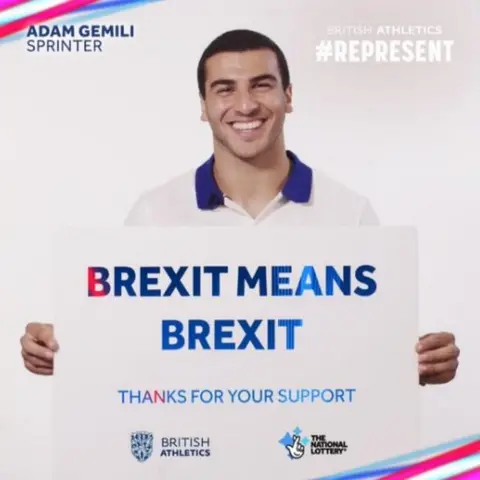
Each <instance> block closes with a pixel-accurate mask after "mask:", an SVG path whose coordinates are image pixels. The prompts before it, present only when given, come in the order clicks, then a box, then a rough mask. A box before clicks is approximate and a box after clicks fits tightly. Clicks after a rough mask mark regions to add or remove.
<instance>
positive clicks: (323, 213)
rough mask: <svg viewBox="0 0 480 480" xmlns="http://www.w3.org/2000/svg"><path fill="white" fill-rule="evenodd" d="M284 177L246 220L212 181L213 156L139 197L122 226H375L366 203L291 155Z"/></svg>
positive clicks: (360, 197) (361, 197)
mask: <svg viewBox="0 0 480 480" xmlns="http://www.w3.org/2000/svg"><path fill="white" fill-rule="evenodd" d="M287 155H288V157H289V159H290V161H291V162H292V168H291V169H290V174H289V177H288V179H287V181H286V182H285V186H284V188H283V191H282V192H281V193H280V194H279V195H278V196H277V197H276V198H275V199H274V200H272V201H271V202H270V204H269V205H268V206H267V207H266V208H265V209H264V210H263V212H262V213H261V214H260V215H258V216H257V217H256V218H252V217H251V216H250V215H249V214H248V213H247V212H246V211H245V210H244V209H243V208H242V207H241V206H239V205H237V204H236V203H235V202H233V201H232V200H230V199H229V198H227V197H226V196H225V195H223V193H222V192H221V190H220V189H219V187H218V185H217V183H216V181H215V178H214V176H213V162H214V157H213V155H212V156H211V157H210V158H209V159H208V160H207V161H206V162H205V163H204V164H202V165H200V166H199V167H198V168H197V169H196V170H192V171H190V172H187V173H185V174H183V175H180V176H178V177H176V178H174V179H173V180H171V181H170V182H168V183H167V184H165V185H163V186H160V187H157V188H155V189H152V190H149V191H147V192H145V193H144V194H143V195H142V196H141V197H140V198H139V199H138V200H137V202H136V203H135V205H134V206H133V208H132V210H131V211H130V213H129V215H128V217H127V219H126V220H125V225H126V226H144V227H155V226H159V227H195V226H198V227H208V226H268V225H272V226H280V227H281V226H296V225H297V226H302V227H308V226H330V227H337V226H344V227H352V226H377V225H378V224H379V221H378V218H377V216H376V214H375V212H374V211H373V209H372V208H371V206H370V204H369V202H368V200H367V199H366V198H364V197H363V196H361V195H359V194H357V193H355V192H353V191H352V190H350V189H348V188H347V187H345V186H343V185H341V184H340V183H338V182H336V181H334V180H332V179H330V178H329V177H328V176H326V175H325V174H323V173H320V172H318V171H315V170H313V169H311V168H310V167H309V166H307V165H306V164H304V163H303V162H301V161H300V159H299V158H298V157H297V156H296V155H295V154H294V153H293V152H291V151H287Z"/></svg>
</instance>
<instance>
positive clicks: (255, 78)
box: [250, 73, 277, 82]
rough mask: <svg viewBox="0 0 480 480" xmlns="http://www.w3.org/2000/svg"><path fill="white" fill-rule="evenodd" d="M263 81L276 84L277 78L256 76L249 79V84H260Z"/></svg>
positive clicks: (268, 75)
mask: <svg viewBox="0 0 480 480" xmlns="http://www.w3.org/2000/svg"><path fill="white" fill-rule="evenodd" d="M263 80H270V81H272V82H276V81H277V78H276V77H275V76H274V75H271V74H269V73H265V74H263V75H257V76H256V77H253V78H251V79H250V82H261V81H263Z"/></svg>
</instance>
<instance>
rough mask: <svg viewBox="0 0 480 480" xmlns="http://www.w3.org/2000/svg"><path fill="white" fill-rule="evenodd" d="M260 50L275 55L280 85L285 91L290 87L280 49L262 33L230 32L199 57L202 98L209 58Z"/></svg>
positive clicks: (283, 57) (216, 39) (198, 68)
mask: <svg viewBox="0 0 480 480" xmlns="http://www.w3.org/2000/svg"><path fill="white" fill-rule="evenodd" d="M262 49H268V50H272V51H273V52H274V53H275V55H276V57H277V63H278V68H279V70H280V77H281V79H282V85H283V88H284V89H286V88H287V87H288V86H289V85H290V72H289V70H288V64H287V59H286V58H285V55H284V53H283V52H282V50H281V49H280V47H279V46H278V45H277V44H276V43H275V42H274V41H273V40H272V39H270V38H268V37H267V36H266V35H263V34H262V33H258V32H255V31H253V30H230V31H228V32H225V33H222V34H221V35H220V36H218V37H217V38H215V39H214V40H212V42H211V43H210V45H208V47H207V48H206V49H205V51H204V52H203V54H202V56H201V57H200V60H199V62H198V67H197V81H198V89H199V91H200V94H201V95H202V98H205V82H206V72H205V64H206V62H207V60H208V59H209V58H210V57H213V56H214V55H216V54H218V53H224V52H247V51H251V50H262Z"/></svg>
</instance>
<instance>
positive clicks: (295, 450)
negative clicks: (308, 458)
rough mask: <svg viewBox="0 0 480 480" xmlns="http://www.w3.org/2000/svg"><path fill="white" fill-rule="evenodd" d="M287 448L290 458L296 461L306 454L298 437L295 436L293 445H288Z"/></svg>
mask: <svg viewBox="0 0 480 480" xmlns="http://www.w3.org/2000/svg"><path fill="white" fill-rule="evenodd" d="M286 448H287V450H288V453H289V454H290V456H291V457H292V458H294V459H296V460H297V459H299V458H302V457H303V454H304V453H305V447H304V446H303V445H302V444H301V443H300V437H299V436H298V435H294V436H293V445H287V446H286Z"/></svg>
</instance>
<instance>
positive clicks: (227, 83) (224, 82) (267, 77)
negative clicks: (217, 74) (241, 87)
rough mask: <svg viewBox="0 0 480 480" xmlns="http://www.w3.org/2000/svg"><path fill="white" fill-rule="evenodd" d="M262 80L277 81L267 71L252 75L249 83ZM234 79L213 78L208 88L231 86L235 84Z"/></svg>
mask: <svg viewBox="0 0 480 480" xmlns="http://www.w3.org/2000/svg"><path fill="white" fill-rule="evenodd" d="M264 80H269V81H271V82H277V78H276V77H275V76H274V75H271V74H269V73H264V74H262V75H257V76H256V77H252V78H251V79H250V80H249V81H250V83H256V82H261V81H264ZM235 83H236V82H235V80H230V79H228V78H219V79H218V80H214V81H213V82H212V83H211V84H210V88H211V89H213V88H215V87H218V86H226V87H231V86H232V85H235Z"/></svg>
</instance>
